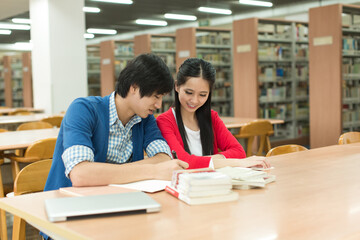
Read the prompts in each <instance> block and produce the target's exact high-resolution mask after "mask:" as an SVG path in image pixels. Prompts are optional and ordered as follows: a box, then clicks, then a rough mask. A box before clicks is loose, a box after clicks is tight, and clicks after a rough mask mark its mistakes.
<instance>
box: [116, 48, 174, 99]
mask: <svg viewBox="0 0 360 240" xmlns="http://www.w3.org/2000/svg"><path fill="white" fill-rule="evenodd" d="M131 86H137V87H139V89H140V96H141V97H144V96H151V95H153V94H154V93H155V94H165V93H168V92H170V91H171V90H172V89H173V86H174V78H173V77H172V75H171V73H170V71H169V68H168V67H167V66H166V64H165V62H164V61H163V60H162V59H161V58H160V57H159V56H156V55H155V54H150V53H148V54H141V55H139V56H137V57H136V58H134V59H133V60H131V61H130V62H129V63H128V64H127V66H126V67H125V68H124V69H123V70H122V71H121V73H120V75H119V78H118V80H117V82H116V86H115V92H116V93H117V94H119V95H120V96H121V97H123V98H125V97H126V96H127V94H128V92H129V89H130V87H131Z"/></svg>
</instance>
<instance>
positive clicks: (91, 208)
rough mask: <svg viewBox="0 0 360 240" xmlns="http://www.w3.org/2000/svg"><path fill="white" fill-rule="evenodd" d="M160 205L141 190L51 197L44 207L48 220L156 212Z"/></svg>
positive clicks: (56, 220)
mask: <svg viewBox="0 0 360 240" xmlns="http://www.w3.org/2000/svg"><path fill="white" fill-rule="evenodd" d="M160 207H161V206H160V204H159V203H157V202H156V201H155V200H153V199H152V198H151V197H149V196H148V195H146V193H143V192H127V193H116V194H105V195H92V196H83V197H66V198H52V199H46V200H45V209H46V213H47V216H48V219H49V221H50V222H60V221H66V220H68V219H69V218H72V217H82V216H92V215H100V214H112V213H121V212H139V211H143V212H146V213H150V212H158V211H160Z"/></svg>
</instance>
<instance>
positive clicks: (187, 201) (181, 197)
mask: <svg viewBox="0 0 360 240" xmlns="http://www.w3.org/2000/svg"><path fill="white" fill-rule="evenodd" d="M165 191H166V192H168V193H170V194H171V195H173V196H174V197H176V198H178V199H180V200H181V201H184V202H185V203H187V204H190V201H189V199H188V198H187V197H186V196H184V195H183V194H181V193H179V192H178V191H176V190H175V189H174V188H172V187H170V186H166V187H165Z"/></svg>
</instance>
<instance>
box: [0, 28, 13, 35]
mask: <svg viewBox="0 0 360 240" xmlns="http://www.w3.org/2000/svg"><path fill="white" fill-rule="evenodd" d="M0 34H1V35H10V34H11V31H10V30H6V29H4V30H3V29H0Z"/></svg>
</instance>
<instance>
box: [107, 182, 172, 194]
mask: <svg viewBox="0 0 360 240" xmlns="http://www.w3.org/2000/svg"><path fill="white" fill-rule="evenodd" d="M170 184H171V181H165V180H144V181H138V182H133V183H127V184H110V185H109V186H115V187H123V188H130V189H135V190H140V191H143V192H147V193H153V192H158V191H162V190H165V187H166V186H167V185H170Z"/></svg>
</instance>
